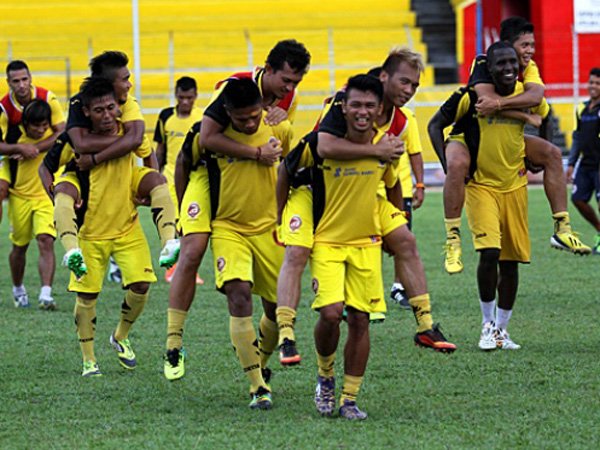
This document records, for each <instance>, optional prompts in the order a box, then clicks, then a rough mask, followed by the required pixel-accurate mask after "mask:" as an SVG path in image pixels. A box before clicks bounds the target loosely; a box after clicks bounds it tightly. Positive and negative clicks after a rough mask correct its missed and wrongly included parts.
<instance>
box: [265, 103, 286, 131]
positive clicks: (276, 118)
mask: <svg viewBox="0 0 600 450" xmlns="http://www.w3.org/2000/svg"><path fill="white" fill-rule="evenodd" d="M265 110H266V111H267V115H266V116H265V118H264V122H265V124H266V125H270V126H275V125H279V124H280V123H281V122H283V121H284V120H287V118H288V113H287V111H286V110H285V109H283V108H280V107H279V106H267V107H266V108H265Z"/></svg>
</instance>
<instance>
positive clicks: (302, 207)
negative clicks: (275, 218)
mask: <svg viewBox="0 0 600 450" xmlns="http://www.w3.org/2000/svg"><path fill="white" fill-rule="evenodd" d="M312 200H313V198H312V192H311V190H310V189H309V188H308V187H307V186H301V187H299V188H296V189H291V191H290V195H289V197H288V201H287V203H286V205H285V208H284V210H283V215H282V217H281V227H280V229H279V239H280V240H281V242H283V243H284V244H285V245H286V246H296V247H305V248H312V246H313V242H314V241H313V201H312Z"/></svg>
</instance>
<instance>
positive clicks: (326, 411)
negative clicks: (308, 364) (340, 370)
mask: <svg viewBox="0 0 600 450" xmlns="http://www.w3.org/2000/svg"><path fill="white" fill-rule="evenodd" d="M315 406H316V407H317V411H318V412H319V414H321V415H322V416H331V415H332V414H333V410H334V409H335V377H331V378H325V377H321V376H317V387H316V388H315Z"/></svg>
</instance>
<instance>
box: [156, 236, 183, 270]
mask: <svg viewBox="0 0 600 450" xmlns="http://www.w3.org/2000/svg"><path fill="white" fill-rule="evenodd" d="M179 249H180V247H179V239H169V240H168V241H167V242H166V244H165V246H164V247H163V249H162V250H161V252H160V256H159V257H158V263H159V265H160V267H172V266H173V265H174V264H175V263H176V262H177V259H179Z"/></svg>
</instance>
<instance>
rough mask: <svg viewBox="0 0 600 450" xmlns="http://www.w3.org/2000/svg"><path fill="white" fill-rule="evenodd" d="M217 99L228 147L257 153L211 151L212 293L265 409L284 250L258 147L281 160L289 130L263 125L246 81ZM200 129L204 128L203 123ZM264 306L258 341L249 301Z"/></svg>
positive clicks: (257, 99) (235, 82) (269, 173)
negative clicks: (222, 305) (219, 298)
mask: <svg viewBox="0 0 600 450" xmlns="http://www.w3.org/2000/svg"><path fill="white" fill-rule="evenodd" d="M222 100H223V105H224V107H225V110H226V113H227V115H228V116H229V119H230V121H231V125H229V126H228V127H227V128H226V130H225V136H226V137H227V138H228V139H229V140H233V141H237V142H239V143H242V144H244V145H245V146H247V147H249V148H254V151H253V153H252V155H251V156H250V157H232V156H231V155H227V154H226V153H225V152H226V151H227V150H225V151H223V153H221V152H220V149H218V148H215V147H211V151H212V152H216V153H214V154H211V155H210V157H209V158H208V174H209V180H210V191H211V207H212V211H213V215H214V217H213V221H212V238H211V248H212V253H213V258H214V265H215V278H216V284H217V289H218V290H219V291H221V292H223V293H224V294H225V295H226V296H227V303H228V307H229V314H230V322H229V324H230V329H229V330H230V335H231V342H232V344H233V346H234V347H235V350H236V353H237V356H238V358H239V360H240V363H241V365H242V368H243V370H244V373H245V374H246V376H247V377H248V379H249V381H250V393H251V397H252V400H251V402H250V408H252V409H270V408H271V406H272V397H271V389H270V387H269V386H268V385H267V382H266V380H265V379H264V377H263V375H262V371H261V368H265V367H266V363H267V361H268V358H269V356H270V355H271V353H272V352H273V350H274V349H275V346H276V345H277V335H278V328H277V323H276V318H275V309H276V301H277V294H276V292H277V275H278V273H279V268H280V266H281V263H282V261H283V247H281V246H280V245H279V244H278V243H277V240H276V239H277V236H276V219H277V211H276V201H275V183H276V177H277V164H274V165H266V164H262V163H261V162H260V161H259V159H260V158H261V148H265V147H269V152H270V153H271V154H280V155H285V154H287V152H288V151H289V147H290V141H291V125H290V123H289V121H287V120H286V121H283V122H281V123H279V124H278V125H274V126H273V125H267V124H265V123H264V119H265V117H266V115H267V114H268V113H267V112H266V111H264V109H263V105H262V97H261V93H260V90H259V87H258V85H257V84H256V83H255V82H254V80H252V79H249V78H240V79H232V80H230V81H229V82H228V83H227V85H226V86H225V87H224V88H223V91H222ZM202 127H204V121H203V122H202ZM253 293H255V294H257V295H259V296H260V297H261V299H262V305H263V310H264V314H263V315H262V317H261V320H260V326H259V329H260V339H258V340H257V336H256V332H255V330H254V325H253V323H252V294H253Z"/></svg>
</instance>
